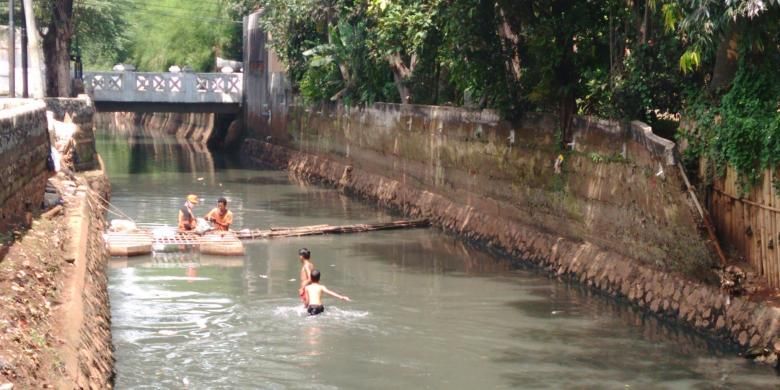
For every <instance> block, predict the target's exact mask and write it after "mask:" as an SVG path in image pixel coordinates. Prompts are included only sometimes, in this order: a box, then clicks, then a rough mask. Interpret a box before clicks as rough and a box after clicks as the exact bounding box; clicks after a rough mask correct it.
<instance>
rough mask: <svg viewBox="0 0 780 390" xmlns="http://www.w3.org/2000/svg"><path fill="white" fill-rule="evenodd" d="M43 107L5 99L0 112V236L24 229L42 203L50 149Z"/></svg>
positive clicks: (31, 101) (26, 101)
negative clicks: (12, 229)
mask: <svg viewBox="0 0 780 390" xmlns="http://www.w3.org/2000/svg"><path fill="white" fill-rule="evenodd" d="M46 128H47V126H46V106H45V105H44V103H43V102H41V101H36V100H31V99H9V100H6V101H4V102H3V103H2V111H0V232H3V231H5V230H7V229H8V228H9V227H11V226H12V225H15V224H22V225H28V224H29V223H30V218H31V214H32V212H33V211H34V210H37V209H38V208H39V207H40V204H41V202H42V201H43V194H44V188H45V186H46V179H47V178H48V177H49V175H50V172H49V170H48V169H47V159H48V157H49V151H50V145H49V136H48V133H47V132H46Z"/></svg>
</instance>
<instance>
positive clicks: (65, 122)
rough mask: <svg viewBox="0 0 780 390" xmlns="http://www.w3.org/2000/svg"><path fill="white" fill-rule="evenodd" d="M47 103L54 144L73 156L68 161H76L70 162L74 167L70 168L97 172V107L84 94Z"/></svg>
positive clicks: (58, 148)
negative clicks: (95, 120) (95, 125)
mask: <svg viewBox="0 0 780 390" xmlns="http://www.w3.org/2000/svg"><path fill="white" fill-rule="evenodd" d="M44 101H45V102H46V111H47V115H48V117H49V133H50V134H51V143H52V145H54V146H55V148H57V150H58V151H59V152H60V154H61V155H65V154H70V153H72V155H69V156H68V158H71V159H72V160H73V161H68V163H67V164H66V165H71V166H70V167H69V168H71V169H75V170H76V171H89V170H93V169H96V168H97V167H98V160H97V151H96V150H95V131H94V120H93V117H94V115H95V105H94V104H93V103H92V100H90V99H89V97H88V96H87V95H80V96H79V97H78V98H46V99H44ZM69 144H71V145H70V146H69ZM71 148H72V149H73V150H70V149H71ZM74 152H75V153H74Z"/></svg>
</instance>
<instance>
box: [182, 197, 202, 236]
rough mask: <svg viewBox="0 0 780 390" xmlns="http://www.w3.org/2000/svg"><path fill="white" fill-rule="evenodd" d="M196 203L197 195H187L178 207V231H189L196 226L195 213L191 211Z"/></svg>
mask: <svg viewBox="0 0 780 390" xmlns="http://www.w3.org/2000/svg"><path fill="white" fill-rule="evenodd" d="M196 204H198V196H197V195H193V194H190V195H187V200H186V201H185V202H184V205H183V206H181V208H180V209H179V231H182V232H190V231H193V230H195V228H196V227H197V226H198V220H197V218H195V213H193V212H192V209H193V207H195V205H196Z"/></svg>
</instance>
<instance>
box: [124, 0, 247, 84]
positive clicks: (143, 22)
mask: <svg viewBox="0 0 780 390" xmlns="http://www.w3.org/2000/svg"><path fill="white" fill-rule="evenodd" d="M155 4H156V6H155V8H154V9H153V10H152V11H153V12H150V10H149V8H148V7H144V6H142V5H138V6H133V7H130V11H129V13H128V14H127V17H128V18H129V19H130V20H132V21H133V23H132V26H131V28H130V31H129V32H128V39H129V40H130V42H131V45H130V48H129V62H131V63H134V64H135V66H136V67H137V68H138V69H139V70H144V71H166V70H167V69H168V67H170V66H171V65H179V66H185V65H189V66H191V67H192V68H193V69H194V70H196V71H210V70H213V69H214V60H215V56H217V55H220V54H221V50H220V49H221V48H222V47H224V46H225V45H227V44H228V43H229V42H230V39H229V35H230V33H231V32H233V31H234V29H233V24H234V23H236V22H235V21H233V20H231V19H229V17H228V15H227V11H226V10H225V9H224V7H222V6H221V5H220V2H219V1H199V2H192V1H188V0H158V1H157V2H156V3H155ZM158 10H160V11H158ZM150 32H151V33H150Z"/></svg>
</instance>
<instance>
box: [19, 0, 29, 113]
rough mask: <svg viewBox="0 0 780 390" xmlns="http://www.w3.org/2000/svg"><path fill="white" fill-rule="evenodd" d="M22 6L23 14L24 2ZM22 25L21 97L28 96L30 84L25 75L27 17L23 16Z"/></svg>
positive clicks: (26, 65)
mask: <svg viewBox="0 0 780 390" xmlns="http://www.w3.org/2000/svg"><path fill="white" fill-rule="evenodd" d="M20 5H21V6H22V16H24V2H22V4H20ZM23 26H24V27H22V97H23V98H25V99H26V98H28V97H30V85H29V80H28V75H27V67H28V64H27V19H26V18H25V20H24V23H23Z"/></svg>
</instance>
